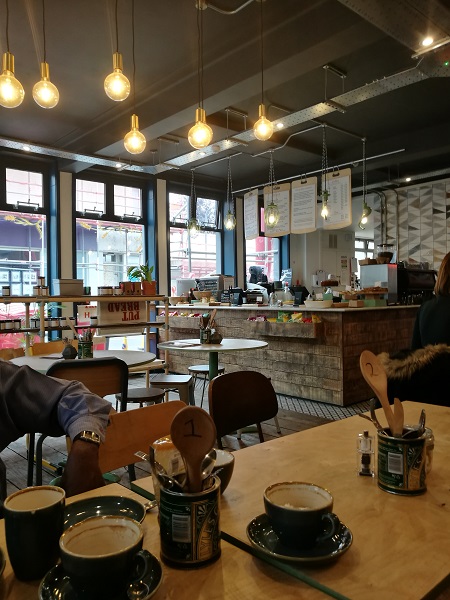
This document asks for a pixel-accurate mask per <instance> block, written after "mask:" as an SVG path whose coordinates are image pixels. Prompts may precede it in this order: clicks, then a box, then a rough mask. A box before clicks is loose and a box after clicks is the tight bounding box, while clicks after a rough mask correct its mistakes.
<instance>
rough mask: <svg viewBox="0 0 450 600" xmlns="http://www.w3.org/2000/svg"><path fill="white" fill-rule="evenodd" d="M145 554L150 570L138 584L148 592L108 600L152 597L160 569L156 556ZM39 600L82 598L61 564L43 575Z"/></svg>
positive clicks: (73, 599) (138, 599)
mask: <svg viewBox="0 0 450 600" xmlns="http://www.w3.org/2000/svg"><path fill="white" fill-rule="evenodd" d="M144 552H146V554H147V556H148V559H149V562H150V568H149V570H148V571H147V573H146V574H145V575H144V577H143V578H142V579H141V581H140V583H142V584H144V585H146V586H147V587H148V591H146V592H144V593H141V594H140V595H136V594H134V593H128V592H127V591H125V592H124V593H123V594H120V595H118V596H114V598H111V599H110V600H130V599H136V600H148V599H149V598H151V597H152V596H153V594H154V593H155V592H156V590H157V589H158V588H159V586H160V584H161V580H162V567H161V563H160V562H159V560H158V559H157V558H156V556H153V554H151V553H150V552H147V550H144ZM38 598H39V600H82V598H83V596H80V595H78V594H76V593H75V591H74V589H73V588H72V585H71V583H70V577H69V576H68V575H66V574H65V573H64V569H63V566H62V565H61V564H59V565H56V567H53V569H50V571H49V572H48V573H47V575H45V577H44V579H43V580H42V581H41V583H40V585H39V595H38Z"/></svg>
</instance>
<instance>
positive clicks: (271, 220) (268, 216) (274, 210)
mask: <svg viewBox="0 0 450 600" xmlns="http://www.w3.org/2000/svg"><path fill="white" fill-rule="evenodd" d="M269 185H270V190H271V198H270V203H269V204H268V206H266V208H265V209H264V223H265V224H266V225H267V227H275V225H276V224H277V223H278V221H279V220H280V211H279V210H278V206H277V205H276V204H275V202H274V201H273V186H274V185H276V181H275V170H274V167H273V150H271V151H270V163H269Z"/></svg>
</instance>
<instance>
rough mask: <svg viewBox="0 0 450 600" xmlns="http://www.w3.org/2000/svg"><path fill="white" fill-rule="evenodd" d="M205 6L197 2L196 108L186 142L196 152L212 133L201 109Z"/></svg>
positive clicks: (199, 0)
mask: <svg viewBox="0 0 450 600" xmlns="http://www.w3.org/2000/svg"><path fill="white" fill-rule="evenodd" d="M204 8H206V6H204V5H203V2H202V0H198V2H197V29H198V62H197V75H198V77H197V79H198V104H199V106H198V108H197V109H196V111H195V125H193V126H192V127H191V128H190V129H189V133H188V140H189V143H190V145H191V146H192V147H193V148H196V149H197V150H198V149H199V148H205V147H206V146H209V144H210V143H211V140H212V136H213V132H212V129H211V127H210V126H209V125H208V124H207V122H206V112H205V109H204V108H203V10H204Z"/></svg>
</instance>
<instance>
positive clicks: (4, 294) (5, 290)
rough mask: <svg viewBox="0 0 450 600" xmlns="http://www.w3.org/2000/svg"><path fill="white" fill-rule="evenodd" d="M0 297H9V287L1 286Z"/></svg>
mask: <svg viewBox="0 0 450 600" xmlns="http://www.w3.org/2000/svg"><path fill="white" fill-rule="evenodd" d="M2 296H11V288H10V286H9V285H3V286H2Z"/></svg>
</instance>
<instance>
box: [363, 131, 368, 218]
mask: <svg viewBox="0 0 450 600" xmlns="http://www.w3.org/2000/svg"><path fill="white" fill-rule="evenodd" d="M362 143H363V169H362V189H363V207H365V205H366V177H367V172H366V138H363V141H362Z"/></svg>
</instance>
